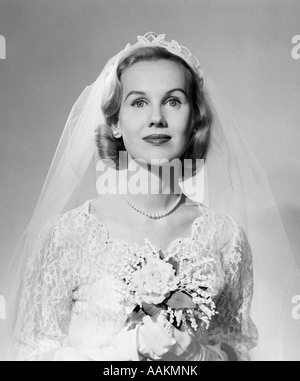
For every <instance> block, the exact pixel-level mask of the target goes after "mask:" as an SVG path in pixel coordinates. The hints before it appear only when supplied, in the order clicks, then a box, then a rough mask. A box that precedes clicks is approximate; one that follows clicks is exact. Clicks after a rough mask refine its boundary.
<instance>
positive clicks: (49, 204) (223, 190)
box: [0, 32, 300, 360]
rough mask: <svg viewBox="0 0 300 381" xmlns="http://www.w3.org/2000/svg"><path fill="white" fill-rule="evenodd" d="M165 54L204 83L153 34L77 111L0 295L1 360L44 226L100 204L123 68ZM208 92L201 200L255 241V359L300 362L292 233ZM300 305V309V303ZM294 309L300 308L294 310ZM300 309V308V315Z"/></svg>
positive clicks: (110, 68) (106, 74)
mask: <svg viewBox="0 0 300 381" xmlns="http://www.w3.org/2000/svg"><path fill="white" fill-rule="evenodd" d="M147 44H153V45H159V46H163V47H165V48H166V49H168V50H170V51H171V52H173V53H175V54H178V55H180V56H181V57H183V58H184V59H185V60H186V61H187V62H188V63H189V64H190V65H191V66H192V67H193V68H194V69H195V70H197V72H198V73H199V75H201V76H202V71H201V69H200V68H199V65H198V61H197V59H195V57H194V56H192V54H191V53H190V52H189V51H188V49H186V48H184V47H182V46H180V45H178V43H177V42H176V41H172V42H171V43H168V42H166V41H165V40H164V35H160V36H156V35H155V34H153V33H151V32H150V33H147V34H146V35H145V36H139V37H138V42H137V43H136V44H134V45H132V46H131V45H130V44H128V45H127V46H126V47H125V49H124V50H122V51H121V52H119V53H118V54H117V55H115V56H114V57H112V58H111V59H110V60H109V61H108V62H107V64H106V66H105V67H104V69H103V71H102V72H101V74H100V75H99V77H98V78H97V79H96V81H95V82H94V83H93V84H92V85H90V86H88V87H87V88H86V89H84V91H83V92H82V94H81V95H80V97H79V98H78V100H77V101H76V103H75V104H74V106H73V108H72V110H71V112H70V115H69V118H68V120H67V123H66V125H65V128H64V130H63V133H62V136H61V139H60V141H59V144H58V147H57V150H56V152H55V155H54V158H53V161H52V164H51V167H50V169H49V172H48V175H47V178H46V181H45V184H44V186H43V189H42V192H41V195H40V197H39V200H38V203H37V206H36V208H35V210H34V213H33V216H32V219H31V221H30V222H29V224H28V226H27V228H26V230H25V232H24V234H23V236H22V237H21V240H20V242H19V244H18V246H17V248H16V250H15V252H14V254H13V255H12V258H11V261H10V266H9V268H7V271H6V276H5V277H4V279H1V280H0V293H1V294H2V295H4V297H5V299H6V312H7V313H6V319H5V320H0V360H5V359H9V358H10V354H9V353H10V348H11V346H12V344H13V331H14V330H17V329H18V327H15V322H16V315H17V309H18V305H19V298H20V290H21V287H22V276H23V274H24V271H25V267H26V263H27V261H28V259H29V258H30V257H32V255H33V254H32V253H33V252H34V250H33V248H34V243H35V242H36V240H37V237H38V236H39V235H41V234H43V231H44V230H43V229H41V228H42V227H43V226H47V223H49V221H51V218H52V217H53V216H54V215H56V214H59V213H64V212H65V211H67V210H70V209H73V208H76V207H78V206H79V205H81V203H82V202H84V201H85V200H87V199H91V198H94V197H96V196H97V192H96V162H97V152H96V147H95V143H94V133H95V129H96V127H97V126H98V125H99V124H102V123H105V119H104V115H103V113H102V111H101V107H100V105H101V103H102V100H103V99H105V97H106V96H108V94H109V93H110V90H111V88H112V86H113V84H114V80H115V74H116V68H117V65H118V62H119V61H120V59H121V58H123V57H124V55H125V54H126V53H127V52H128V51H130V50H131V49H133V48H136V47H139V46H145V45H147ZM203 77H204V86H205V88H206V90H207V93H208V94H209V96H210V100H211V104H212V107H213V109H214V111H215V122H214V125H213V130H212V134H213V135H212V144H211V149H210V151H209V154H208V157H207V159H206V161H205V182H206V184H205V189H206V191H205V194H204V199H201V200H198V201H200V202H202V203H204V204H206V205H207V206H209V207H210V208H212V209H213V210H218V211H220V212H222V213H227V214H230V215H231V216H232V217H234V218H235V219H236V220H237V221H239V222H240V223H241V225H242V226H243V228H244V230H245V231H246V233H247V236H248V239H249V242H250V246H251V248H252V254H253V265H254V297H253V304H252V318H253V320H254V323H255V324H256V326H257V328H258V332H259V342H258V345H257V347H256V348H254V349H253V350H252V352H251V353H250V355H251V357H252V359H253V360H300V319H299V318H300V316H298V315H299V314H298V315H297V313H296V312H297V310H296V308H297V305H296V302H297V300H298V302H299V299H300V296H299V299H297V298H295V296H297V295H300V270H299V268H298V265H297V262H296V259H295V257H294V254H293V252H292V249H291V246H290V244H289V241H288V238H287V235H286V233H285V230H284V226H283V224H282V221H281V218H280V215H279V212H278V209H277V206H276V203H275V200H274V197H273V195H272V192H271V189H270V187H269V185H268V181H267V178H266V175H265V173H264V170H263V169H262V167H261V166H260V164H259V163H258V162H257V160H256V158H255V156H254V155H253V154H252V152H251V150H250V148H249V147H248V145H247V143H246V142H245V140H244V139H243V137H242V136H241V133H240V131H239V129H238V128H237V127H236V126H234V124H233V123H232V121H230V120H228V119H226V117H225V115H224V112H223V111H222V109H221V107H220V105H219V102H218V99H217V95H216V94H217V92H216V89H215V87H214V85H213V83H212V82H211V81H210V80H209V79H208V77H207V75H206V74H204V75H203ZM295 300H296V302H295ZM293 303H294V304H293ZM298 309H299V308H298Z"/></svg>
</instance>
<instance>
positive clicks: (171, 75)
mask: <svg viewBox="0 0 300 381" xmlns="http://www.w3.org/2000/svg"><path fill="white" fill-rule="evenodd" d="M121 83H122V88H123V94H122V104H121V108H120V112H119V129H120V131H121V133H122V136H123V141H124V145H125V148H126V150H127V151H128V153H129V155H130V156H131V157H132V158H134V159H142V160H145V161H146V162H147V163H150V161H151V159H167V160H169V161H171V160H173V159H175V158H178V159H179V158H180V157H181V156H182V154H183V153H184V151H185V150H186V148H187V145H188V142H189V137H190V133H191V123H190V114H191V110H190V109H191V108H190V104H189V102H188V100H187V94H186V85H185V77H184V73H183V71H182V69H181V67H180V66H179V65H178V64H176V63H174V62H172V61H168V60H159V61H155V62H151V61H150V62H138V63H136V64H134V65H133V66H131V67H130V68H128V69H126V70H125V71H124V73H123V74H122V75H121Z"/></svg>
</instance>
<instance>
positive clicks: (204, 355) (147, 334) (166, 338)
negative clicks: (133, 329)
mask: <svg viewBox="0 0 300 381" xmlns="http://www.w3.org/2000/svg"><path fill="white" fill-rule="evenodd" d="M137 338H138V351H139V353H140V354H141V355H143V356H145V357H147V359H150V360H160V361H224V360H226V356H223V352H222V351H221V350H220V346H218V345H215V346H210V345H206V346H204V345H202V344H201V343H200V341H199V338H197V336H196V335H195V334H194V333H189V332H188V331H187V330H179V329H176V328H175V327H174V326H173V325H172V324H171V323H170V322H169V321H168V320H167V318H166V315H165V313H164V311H162V312H161V313H160V314H159V315H157V316H154V317H152V318H150V316H146V317H144V318H143V324H142V325H141V326H140V327H139V332H138V335H137Z"/></svg>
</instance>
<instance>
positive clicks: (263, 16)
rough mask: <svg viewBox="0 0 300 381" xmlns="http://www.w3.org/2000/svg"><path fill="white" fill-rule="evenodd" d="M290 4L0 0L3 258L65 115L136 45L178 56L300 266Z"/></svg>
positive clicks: (293, 9)
mask: <svg viewBox="0 0 300 381" xmlns="http://www.w3.org/2000/svg"><path fill="white" fill-rule="evenodd" d="M299 20H300V2H299V1H297V0H295V1H283V0H281V1H275V0H268V1H262V0H244V1H238V0H236V1H233V0H226V1H224V0H223V1H218V0H197V1H196V0H160V1H158V0H152V1H149V0H148V1H145V0H122V1H121V0H110V1H108V0H107V1H105V0H98V1H96V0H94V1H92V0H90V1H89V0H51V1H45V0H26V1H21V0H0V35H3V36H5V38H6V44H7V55H6V60H0V128H1V140H0V178H1V198H0V224H1V225H0V242H1V251H0V256H1V258H2V259H3V258H5V257H9V255H10V254H11V253H12V251H13V249H14V248H15V246H16V244H17V241H18V239H19V238H20V236H21V233H22V231H23V229H24V228H25V226H26V224H27V223H28V221H29V218H30V216H31V213H32V211H33V209H34V206H35V204H36V202H37V199H38V196H39V193H40V191H41V188H42V185H43V182H44V180H45V176H46V173H47V171H48V168H49V165H50V163H51V159H52V157H53V154H54V150H55V148H56V145H57V143H58V140H59V137H60V135H61V132H62V129H63V127H64V124H65V122H66V119H67V117H68V113H69V111H70V109H71V107H72V105H73V103H74V102H75V100H76V98H77V97H78V96H79V94H80V93H81V91H82V90H83V88H84V87H85V86H86V85H87V84H90V83H92V82H93V81H94V80H95V79H96V77H97V76H98V74H99V73H100V71H101V70H102V68H103V66H104V64H105V63H106V61H107V60H108V59H109V58H110V57H111V56H112V55H114V54H115V53H117V52H118V51H120V50H121V49H122V48H123V47H124V46H125V45H126V43H127V42H132V43H134V42H135V41H136V35H138V34H142V35H143V34H144V33H145V32H147V31H150V30H152V31H155V32H156V33H159V34H160V33H165V34H166V38H167V40H171V39H175V40H177V41H178V42H179V43H180V44H181V45H184V46H187V47H188V48H189V49H190V50H191V51H192V52H193V53H194V54H195V55H196V56H197V57H198V58H199V60H200V62H201V65H202V66H203V68H204V69H205V70H206V71H207V72H208V74H209V75H210V77H211V78H213V80H214V82H215V83H216V84H217V86H218V89H219V93H220V97H221V100H222V105H223V106H224V107H225V109H226V110H227V112H229V113H230V114H231V116H232V117H233V118H234V119H235V121H236V123H237V124H238V125H239V126H240V129H241V130H242V132H243V134H244V136H245V137H246V139H247V141H248V143H249V144H250V146H251V147H252V149H253V151H254V152H255V154H256V156H257V157H258V159H259V160H260V162H261V163H262V165H263V167H264V168H265V170H266V172H267V175H268V177H269V181H270V185H271V188H272V190H273V192H274V196H275V198H276V201H277V203H278V205H279V209H280V213H281V215H282V218H283V221H284V224H285V227H286V230H287V233H288V236H289V238H290V241H291V244H292V247H293V248H294V251H295V252H296V254H297V256H298V258H299V262H300V234H299V226H300V198H299V193H300V175H299V169H300V160H299V159H300V152H299V142H300V128H299V117H300V91H299V90H300V60H294V59H293V58H292V56H291V50H292V47H293V45H292V43H291V40H292V37H293V36H294V35H300V23H299Z"/></svg>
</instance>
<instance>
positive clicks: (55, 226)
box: [44, 200, 90, 234]
mask: <svg viewBox="0 0 300 381" xmlns="http://www.w3.org/2000/svg"><path fill="white" fill-rule="evenodd" d="M89 203H90V200H86V201H84V202H82V203H81V204H80V205H79V206H76V207H74V208H72V209H69V210H67V211H64V212H62V213H57V214H54V215H53V216H52V217H51V218H49V219H48V221H47V223H46V224H45V227H44V228H45V229H47V230H49V229H50V230H52V231H55V230H58V231H59V232H60V234H68V233H71V234H74V233H75V232H78V231H79V232H82V231H83V229H85V228H87V220H88V211H89Z"/></svg>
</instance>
